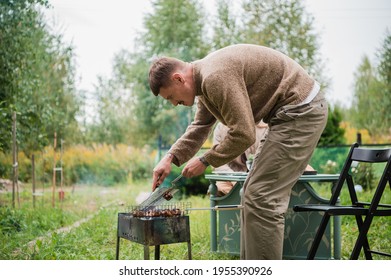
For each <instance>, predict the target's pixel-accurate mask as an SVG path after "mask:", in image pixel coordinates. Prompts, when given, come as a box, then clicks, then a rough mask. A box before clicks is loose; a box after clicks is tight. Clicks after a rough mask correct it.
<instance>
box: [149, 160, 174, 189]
mask: <svg viewBox="0 0 391 280" xmlns="http://www.w3.org/2000/svg"><path fill="white" fill-rule="evenodd" d="M172 158H173V155H172V154H167V155H165V156H164V157H163V158H162V159H161V160H160V162H159V163H158V164H157V165H156V166H155V168H154V169H153V181H152V191H154V190H155V189H156V188H157V187H158V186H160V185H161V184H162V183H163V181H164V179H165V178H166V177H167V176H168V174H170V172H171V161H172Z"/></svg>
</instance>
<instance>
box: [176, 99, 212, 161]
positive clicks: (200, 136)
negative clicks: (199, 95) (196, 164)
mask: <svg viewBox="0 0 391 280" xmlns="http://www.w3.org/2000/svg"><path fill="white" fill-rule="evenodd" d="M215 122H216V118H215V117H214V116H213V115H212V114H211V113H210V112H209V111H208V109H207V108H206V107H205V106H204V104H203V103H202V101H201V100H198V101H197V111H196V114H195V117H194V121H193V122H192V123H191V124H190V125H189V126H188V127H187V129H186V132H185V133H184V134H183V135H182V136H181V137H180V138H179V139H178V140H177V141H176V142H175V143H174V145H173V146H172V147H171V149H170V151H169V153H172V154H174V155H175V157H174V160H173V163H174V164H175V165H177V166H181V165H182V164H183V163H185V162H187V161H188V160H189V159H191V158H192V157H193V156H194V155H195V154H196V153H197V152H198V150H199V149H201V147H202V145H203V144H204V143H205V141H206V139H207V138H208V135H209V133H210V131H211V129H212V127H213V125H214V124H215Z"/></svg>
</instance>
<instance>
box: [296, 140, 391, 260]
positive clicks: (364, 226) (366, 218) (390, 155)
mask: <svg viewBox="0 0 391 280" xmlns="http://www.w3.org/2000/svg"><path fill="white" fill-rule="evenodd" d="M354 162H359V163H360V162H367V163H379V162H383V163H384V162H386V165H385V167H384V171H383V173H382V175H381V178H380V180H379V182H378V184H377V186H376V189H375V192H374V195H373V198H372V201H370V202H361V201H358V198H357V193H356V190H355V187H354V181H353V177H352V174H351V167H352V163H353V166H354ZM387 182H388V184H389V186H390V189H391V148H390V149H369V148H360V147H359V145H358V144H357V143H355V144H353V145H352V146H351V149H350V151H349V154H348V157H347V159H346V162H345V164H344V166H343V169H342V172H341V174H340V176H339V179H338V181H337V183H336V185H335V187H334V189H333V193H332V196H331V198H330V201H329V204H325V205H318V204H317V205H313V204H303V205H295V206H294V207H293V210H294V211H296V212H303V211H319V212H324V215H323V218H322V220H321V223H320V225H319V228H318V230H317V233H316V235H315V238H314V241H313V243H312V245H311V248H310V251H309V252H308V255H307V259H309V260H310V259H314V258H315V255H316V251H317V250H318V247H319V244H320V242H321V239H322V236H323V234H324V232H325V229H326V227H327V224H328V223H329V220H330V216H339V215H341V216H342V215H351V216H355V217H356V222H357V227H358V229H359V234H358V237H357V240H356V243H355V245H354V248H353V251H352V253H351V255H350V259H358V257H359V255H360V252H361V249H363V250H364V254H365V258H366V259H369V260H371V259H372V254H380V255H383V256H388V257H391V254H389V253H384V252H378V251H373V250H371V249H370V247H369V243H368V238H367V234H368V231H369V228H370V226H371V223H372V220H373V218H374V217H375V216H391V205H389V204H381V203H380V200H381V197H382V195H383V192H384V190H385V188H386V185H387ZM345 183H346V185H347V187H348V190H349V194H350V199H351V205H339V204H338V203H337V202H338V201H339V199H338V198H339V196H340V193H341V189H342V187H343V186H344V185H345Z"/></svg>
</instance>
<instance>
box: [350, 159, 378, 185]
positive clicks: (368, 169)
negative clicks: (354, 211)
mask: <svg viewBox="0 0 391 280" xmlns="http://www.w3.org/2000/svg"><path fill="white" fill-rule="evenodd" d="M374 172H375V170H374V168H373V164H370V163H365V162H362V163H360V164H358V166H356V167H352V170H351V173H352V176H353V177H354V182H355V184H356V185H360V186H361V187H362V188H363V189H364V190H371V189H373V188H375V187H376V185H375V183H376V176H375V173H374Z"/></svg>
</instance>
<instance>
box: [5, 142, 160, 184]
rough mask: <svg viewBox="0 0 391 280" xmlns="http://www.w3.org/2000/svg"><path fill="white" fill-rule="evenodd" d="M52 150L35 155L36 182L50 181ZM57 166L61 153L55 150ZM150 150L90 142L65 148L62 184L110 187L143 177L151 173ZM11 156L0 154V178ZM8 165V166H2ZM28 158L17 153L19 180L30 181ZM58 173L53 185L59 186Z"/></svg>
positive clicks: (9, 176) (8, 171) (152, 155)
mask: <svg viewBox="0 0 391 280" xmlns="http://www.w3.org/2000/svg"><path fill="white" fill-rule="evenodd" d="M53 153H54V152H53V149H52V148H49V147H47V148H45V150H44V151H43V152H42V153H41V154H37V155H40V156H37V157H36V163H35V166H36V180H37V181H38V184H46V183H51V182H52V170H53ZM56 159H57V165H56V166H57V167H60V166H61V165H60V161H61V153H60V151H56ZM153 161H154V153H152V152H151V151H150V150H149V147H147V146H146V147H144V148H140V149H137V148H133V147H129V146H126V145H123V144H121V145H117V146H111V145H104V144H99V145H92V146H91V147H85V146H80V145H79V146H71V147H65V148H64V153H63V155H62V168H63V176H64V178H63V180H64V181H63V182H64V185H68V186H69V185H73V184H99V185H103V186H112V185H115V184H119V183H126V182H132V181H139V180H145V179H147V178H150V176H151V174H152V165H153ZM11 162H12V161H11V155H5V154H2V153H0V177H4V178H11V172H12V168H11ZM7 166H9V167H8V168H6V167H7ZM31 173H32V171H31V160H30V159H29V158H27V157H26V156H24V155H23V154H22V153H20V154H19V179H20V180H21V181H23V182H31V176H32V175H31ZM60 179H61V177H60V174H58V175H57V181H58V182H57V185H60Z"/></svg>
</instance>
